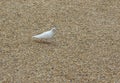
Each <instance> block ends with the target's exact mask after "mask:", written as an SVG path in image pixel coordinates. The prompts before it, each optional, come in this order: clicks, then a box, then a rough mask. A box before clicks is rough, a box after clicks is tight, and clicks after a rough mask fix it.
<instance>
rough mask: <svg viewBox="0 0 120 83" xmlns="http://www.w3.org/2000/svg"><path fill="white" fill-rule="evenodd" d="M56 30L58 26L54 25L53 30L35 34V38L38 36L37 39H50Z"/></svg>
mask: <svg viewBox="0 0 120 83" xmlns="http://www.w3.org/2000/svg"><path fill="white" fill-rule="evenodd" d="M55 32H56V28H55V27H53V28H52V29H51V30H49V31H46V32H43V33H41V34H38V35H35V36H33V38H37V39H50V38H52V37H53V36H54V34H55Z"/></svg>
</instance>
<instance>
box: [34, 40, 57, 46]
mask: <svg viewBox="0 0 120 83" xmlns="http://www.w3.org/2000/svg"><path fill="white" fill-rule="evenodd" d="M34 41H35V42H36V43H42V44H48V45H54V46H56V43H55V42H54V41H47V40H34Z"/></svg>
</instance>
